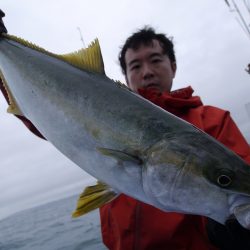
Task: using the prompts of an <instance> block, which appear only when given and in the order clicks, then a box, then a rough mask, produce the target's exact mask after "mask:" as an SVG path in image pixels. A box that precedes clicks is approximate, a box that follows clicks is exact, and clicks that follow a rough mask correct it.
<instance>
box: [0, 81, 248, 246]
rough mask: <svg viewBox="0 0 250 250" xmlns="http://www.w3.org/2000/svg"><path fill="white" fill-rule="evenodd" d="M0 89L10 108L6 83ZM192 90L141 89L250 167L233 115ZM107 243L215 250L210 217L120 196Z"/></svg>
mask: <svg viewBox="0 0 250 250" xmlns="http://www.w3.org/2000/svg"><path fill="white" fill-rule="evenodd" d="M0 90H1V91H2V93H3V95H4V96H5V98H6V100H7V102H8V103H9V100H8V96H7V93H6V90H5V89H4V87H3V84H2V82H1V79H0ZM192 93H193V90H192V88H191V87H188V88H184V89H180V90H177V91H174V92H172V93H171V94H169V93H162V94H161V93H159V92H157V91H155V90H151V91H147V90H140V94H141V95H142V96H143V97H145V98H146V99H148V100H150V101H152V102H153V103H155V104H156V105H158V106H160V107H162V108H164V109H165V110H167V111H169V112H171V113H173V114H175V115H177V116H179V117H180V118H182V119H184V120H186V121H188V122H190V123H192V124H194V125H195V126H196V127H198V128H200V129H202V130H204V131H205V132H207V133H208V134H210V135H212V136H213V137H215V138H216V139H217V140H219V141H220V142H222V143H223V144H225V145H226V146H227V147H228V148H230V149H231V150H233V151H234V152H236V153H237V154H238V155H239V156H241V157H242V158H243V159H245V160H246V161H247V162H248V163H249V164H250V148H249V145H248V144H247V142H246V141H245V139H244V138H243V136H242V135H241V133H240V131H239V130H238V128H237V126H236V125H235V123H234V122H233V120H232V119H231V117H230V114H229V112H227V111H223V110H221V109H218V108H215V107H211V106H203V105H202V102H201V100H200V98H199V97H198V96H192ZM17 117H18V118H19V119H21V120H22V121H23V123H24V124H25V125H26V126H27V127H28V128H29V129H30V130H31V131H32V132H33V133H34V134H36V135H37V136H39V137H41V138H43V139H44V137H43V136H42V135H41V133H40V132H39V131H38V130H37V129H36V127H35V126H34V125H33V124H32V123H31V122H30V121H29V120H28V119H27V118H25V117H23V116H17ZM100 216H101V227H102V228H101V229H102V237H103V242H104V244H105V245H106V246H107V247H108V248H109V249H111V250H123V249H124V250H132V249H133V250H142V249H143V250H163V249H164V250H167V249H169V250H184V249H185V250H208V249H210V250H215V249H216V248H215V247H213V246H212V245H211V244H210V243H209V240H208V237H207V234H206V230H205V225H206V218H204V217H201V216H195V215H184V214H179V213H166V212H162V211H161V210H159V209H157V208H154V207H152V206H150V205H147V204H145V203H143V202H140V201H137V200H135V199H133V198H130V197H128V196H126V195H123V194H122V195H120V196H119V197H118V198H116V199H115V200H114V201H112V202H110V203H108V204H107V205H104V206H103V207H102V208H100Z"/></svg>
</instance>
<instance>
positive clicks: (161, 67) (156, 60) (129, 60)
mask: <svg viewBox="0 0 250 250" xmlns="http://www.w3.org/2000/svg"><path fill="white" fill-rule="evenodd" d="M125 63H126V80H127V84H128V86H129V87H130V89H131V90H133V91H134V92H138V89H141V88H144V89H145V88H156V89H158V90H160V91H161V92H163V91H168V92H170V90H171V87H172V81H173V78H174V76H175V71H176V64H175V63H171V61H170V59H169V57H168V56H167V55H166V54H163V49H162V47H161V45H160V43H159V41H158V40H155V39H154V40H153V41H152V45H151V44H149V45H148V46H145V45H141V46H140V47H139V48H138V49H137V50H133V49H131V48H129V49H128V50H127V52H126V54H125Z"/></svg>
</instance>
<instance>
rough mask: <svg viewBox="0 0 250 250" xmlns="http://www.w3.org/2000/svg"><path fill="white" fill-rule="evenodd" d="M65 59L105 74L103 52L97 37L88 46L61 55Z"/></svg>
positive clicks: (86, 68)
mask: <svg viewBox="0 0 250 250" xmlns="http://www.w3.org/2000/svg"><path fill="white" fill-rule="evenodd" d="M59 57H60V58H61V59H63V60H64V61H66V62H68V63H70V64H72V65H74V66H77V67H79V68H81V69H84V70H88V71H91V72H96V73H101V74H105V71H104V63H103V58H102V52H101V48H100V44H99V41H98V39H95V40H94V41H93V42H92V43H91V44H90V45H89V47H87V48H84V49H80V50H78V51H75V52H72V53H69V54H64V55H59Z"/></svg>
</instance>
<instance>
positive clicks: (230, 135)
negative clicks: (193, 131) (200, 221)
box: [206, 109, 250, 250]
mask: <svg viewBox="0 0 250 250" xmlns="http://www.w3.org/2000/svg"><path fill="white" fill-rule="evenodd" d="M213 113H214V112H213ZM215 113H216V112H215ZM216 115H218V117H217V118H216V117H214V116H213V117H212V118H211V119H216V120H217V121H216V122H217V124H216V123H214V121H213V122H208V123H207V127H206V129H207V130H208V131H210V133H212V134H213V135H214V137H215V138H216V139H217V140H218V141H220V142H221V143H222V144H224V145H225V146H227V147H228V148H229V149H231V150H232V151H234V152H235V153H236V154H238V155H239V156H240V157H241V158H242V159H244V160H245V161H246V162H247V163H248V164H250V146H249V144H248V143H247V141H246V140H245V138H244V137H243V135H242V134H241V132H240V130H239V128H238V127H237V125H236V124H235V122H234V121H233V119H232V118H231V116H230V113H229V112H227V111H222V110H219V109H217V113H216ZM216 115H215V116H216ZM249 167H250V166H249ZM207 233H208V237H209V239H210V241H211V242H212V243H213V244H214V245H215V246H217V247H219V249H222V250H234V249H241V250H247V249H250V231H249V230H247V229H245V228H243V227H242V226H241V225H240V224H239V223H238V221H237V220H236V219H233V218H232V219H229V220H228V221H226V224H225V225H221V224H219V223H218V222H216V221H214V220H212V219H208V221H207Z"/></svg>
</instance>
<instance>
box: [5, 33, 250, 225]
mask: <svg viewBox="0 0 250 250" xmlns="http://www.w3.org/2000/svg"><path fill="white" fill-rule="evenodd" d="M0 71H1V73H0V74H1V78H2V80H3V82H4V85H5V88H6V90H7V92H8V98H9V100H10V107H9V112H12V113H14V114H19V115H23V116H25V117H26V118H28V119H29V120H31V121H32V122H33V124H34V125H35V126H36V127H37V128H38V130H39V131H40V132H41V133H42V134H43V135H44V137H45V138H46V139H47V140H48V141H50V142H51V143H52V144H53V145H54V146H55V147H56V148H57V149H58V150H60V151H61V152H62V153H63V154H64V155H66V156H67V157H68V158H69V159H71V160H72V161H73V162H74V163H76V164H77V165H78V166H79V167H80V168H82V169H83V170H85V171H86V172H88V173H89V174H90V175H92V176H94V177H95V178H97V179H98V180H99V181H100V182H99V183H98V185H97V186H96V187H89V188H87V189H86V190H85V192H84V193H83V195H82V196H81V198H80V201H79V204H78V208H77V210H76V212H75V213H74V216H78V215H80V214H82V213H85V212H87V211H89V210H91V209H93V208H94V207H98V206H100V205H102V204H103V203H105V202H108V201H109V200H111V199H113V198H114V197H115V196H116V195H118V194H119V193H125V194H127V195H129V196H132V197H134V198H136V199H138V200H141V201H143V202H145V203H148V204H151V205H153V206H155V207H157V208H159V209H162V210H163V211H175V212H181V213H189V214H197V215H204V216H208V217H210V218H212V219H214V220H216V221H218V222H220V223H224V222H225V221H226V220H227V218H228V217H229V216H230V215H234V216H235V217H236V218H237V219H238V221H239V222H240V223H241V224H242V225H243V226H244V227H246V228H250V217H249V216H250V196H249V195H250V166H249V165H247V164H246V163H245V162H244V161H243V160H242V159H240V158H239V157H238V156H237V155H236V154H234V153H233V152H231V151H230V150H228V149H227V148H225V147H224V146H223V145H221V144H220V143H218V142H217V141H216V140H214V139H213V138H211V137H210V136H208V135H207V134H205V133H203V132H202V131H200V130H199V129H197V128H195V127H194V126H192V125H191V124H189V123H187V122H184V121H183V120H181V119H179V118H177V117H175V116H174V115H172V114H170V113H168V112H166V111H164V110H162V109H161V108H159V107H157V106H155V105H153V104H152V103H150V102H149V101H147V100H145V99H143V98H141V97H140V96H138V95H137V94H135V93H132V92H131V91H129V90H128V89H127V88H126V87H124V86H122V85H121V84H119V83H117V82H115V81H113V80H111V79H109V78H108V77H107V76H106V75H105V74H104V67H103V61H102V56H101V52H100V48H99V44H98V41H97V40H96V41H95V42H94V43H93V44H92V45H91V46H90V47H89V48H87V49H85V50H80V51H78V52H76V53H72V54H67V55H54V54H52V53H49V52H48V51H45V50H44V49H41V48H39V47H37V46H35V45H32V44H30V43H28V42H26V41H24V40H21V39H19V38H16V37H14V36H10V35H2V37H1V38H0ZM103 183H106V184H107V185H106V184H103Z"/></svg>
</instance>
